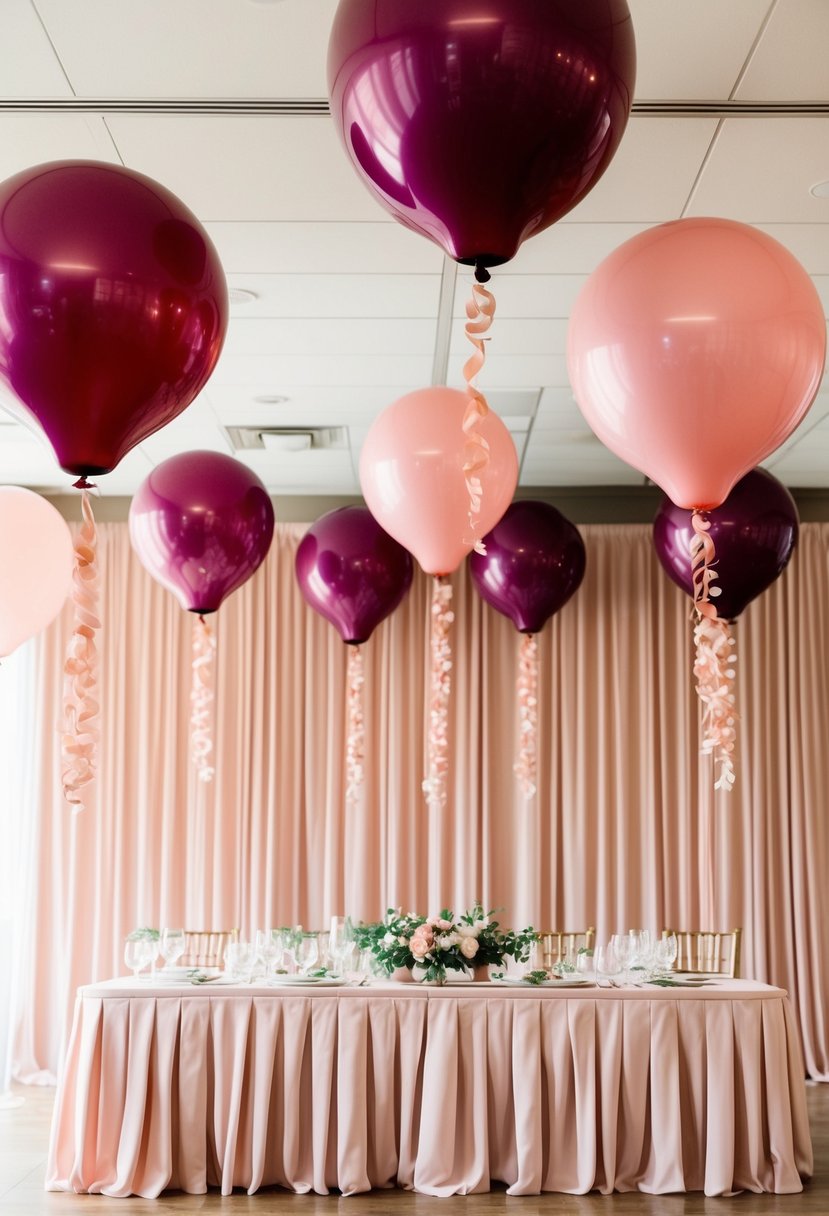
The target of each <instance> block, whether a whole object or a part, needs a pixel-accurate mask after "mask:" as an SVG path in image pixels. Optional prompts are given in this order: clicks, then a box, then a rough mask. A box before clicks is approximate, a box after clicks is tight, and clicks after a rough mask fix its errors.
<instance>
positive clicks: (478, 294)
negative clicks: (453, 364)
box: [463, 283, 495, 554]
mask: <svg viewBox="0 0 829 1216" xmlns="http://www.w3.org/2000/svg"><path fill="white" fill-rule="evenodd" d="M466 316H467V322H466V337H467V339H468V340H469V341H470V342H471V343H472V345H473V346H474V347H475V353H474V354H473V355H470V357H469V358H468V359H467V361H466V363H465V364H464V367H463V377H464V380H465V381H466V393H467V403H466V411H465V413H464V416H463V432H464V435H465V436H466V443H465V444H464V462H463V473H464V477H465V478H466V489H467V492H468V494H469V527H470V530H471V532H472V536H473V538H474V540H475V543H474V546H473V548H474V550H475V552H476V553H482V554H485V553H486V548H485V547H484V544H483V542H482V540H481V538H480V536H478V537H476V536H475V530H476V528H477V527H478V526H479V524H480V520H479V519H478V516H479V515H480V512H481V496H482V494H483V486H482V483H481V473H482V472H483V470H484V469H485V468H486V466H487V465H488V464H489V443H488V442H487V440H486V439H485V438H484V437H483V435H481V434H480V432H479V430H478V427H479V425H480V423H481V422H482V421H483V420H484V418H486V416H487V414H488V413H489V406H488V405H487V401H486V397H485V396H484V395H483V393H482V392H481V391H480V389H479V388H478V387H477V385H476V383H475V380H476V379H477V376H478V373H479V372H480V370H481V368H482V367H483V365H484V362H485V360H486V348H485V346H484V343H485V342H488V341H489V339H488V338H485V337H484V336H483V335H484V334H485V333H486V332H487V330H488V329H489V327H490V325H491V324H492V318H493V317H494V316H495V296H494V295H493V294H492V292H491V291H488V290H487V288H486V287H484V286H483V285H482V284H481V283H473V284H472V295H471V297H470V298H469V300H467V302H466Z"/></svg>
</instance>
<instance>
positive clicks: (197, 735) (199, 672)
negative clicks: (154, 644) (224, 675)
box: [190, 615, 216, 782]
mask: <svg viewBox="0 0 829 1216" xmlns="http://www.w3.org/2000/svg"><path fill="white" fill-rule="evenodd" d="M215 656H216V636H215V634H214V633H213V630H212V629H211V628H210V626H209V625H208V623H207V621H206V620H205V618H204V617H203V616H202V615H198V616H197V617H196V618H195V620H194V621H193V683H192V687H191V690H190V753H191V755H192V758H193V764H194V765H195V768H196V775H197V777H198V778H199V781H204V782H209V781H212V780H213V775H214V773H215V769H214V768H213V765H212V764H211V763H210V757H211V753H212V751H213V728H212V723H211V720H210V719H211V706H212V705H213V700H214V693H213V678H214V672H215V663H214V660H215Z"/></svg>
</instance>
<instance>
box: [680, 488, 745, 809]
mask: <svg viewBox="0 0 829 1216" xmlns="http://www.w3.org/2000/svg"><path fill="white" fill-rule="evenodd" d="M691 524H692V527H693V533H692V536H691V574H692V578H693V584H694V607H695V609H696V612H697V621H696V625H695V627H694V645H695V648H696V658H695V661H694V676H695V678H696V681H697V685H696V688H697V696H698V697H699V699H700V701H701V703H702V708H703V713H702V753H703V755H710V756H712V757H713V759H714V763H715V765H717V766H718V768H719V775H718V777H717V780H716V781H715V782H714V788H715V789H718V790H725V791H726V792H729V791H730V790H731V789H732V788H733V786H734V782H735V780H736V773H735V771H734V745H735V743H736V740H737V709H736V697H735V695H734V675H735V672H734V663H735V662H736V661H737V656H736V655H735V654H734V644H735V643H734V638H733V637H732V636H731V629H730V626H729V624H728V621H725V620H723V619H722V617H720V616H718V615H717V608H716V605H715V604H714V603H712V597H716V596H718V595H719V594H720V588H719V587H715V586H714V585H713V583H714V580H715V579H716V578H717V577H718V576H717V572H716V570H714V569H713V568H712V566H713V563H714V561H715V559H716V554H715V551H714V542H713V540H712V539H711V535H710V528H711V523H710V520H709V519H708V518H707V516H706V515H705V513H704V512H702V511H694V513H693V515H692V516H691Z"/></svg>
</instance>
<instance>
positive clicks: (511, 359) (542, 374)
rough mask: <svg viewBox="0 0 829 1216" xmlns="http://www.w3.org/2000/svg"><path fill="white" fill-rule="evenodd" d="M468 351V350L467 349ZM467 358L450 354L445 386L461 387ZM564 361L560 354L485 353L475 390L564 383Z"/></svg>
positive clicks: (565, 375) (565, 376)
mask: <svg viewBox="0 0 829 1216" xmlns="http://www.w3.org/2000/svg"><path fill="white" fill-rule="evenodd" d="M470 349H471V348H470ZM467 358H468V356H467V355H466V354H463V355H451V356H450V359H449V368H448V372H447V378H446V383H447V384H449V385H451V386H452V387H455V388H463V385H464V379H463V365H464V363H465V362H466V360H467ZM566 383H567V361H566V359H565V358H564V356H563V355H498V354H487V360H486V366H485V367H484V370H483V371H482V372H481V374H480V376H479V378H478V384H479V388H480V389H481V390H482V391H483V392H484V393H486V392H487V391H488V389H490V388H534V387H536V386H537V385H539V384H566Z"/></svg>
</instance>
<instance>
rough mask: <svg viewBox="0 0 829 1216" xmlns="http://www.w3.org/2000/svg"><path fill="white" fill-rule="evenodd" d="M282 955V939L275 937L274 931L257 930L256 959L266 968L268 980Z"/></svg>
mask: <svg viewBox="0 0 829 1216" xmlns="http://www.w3.org/2000/svg"><path fill="white" fill-rule="evenodd" d="M281 955H282V945H281V941H280V938H279V937H278V936H275V935H274V931H273V930H272V929H257V930H256V957H257V958H258V959H259V961H260V962H261V964H262V966H263V967H264V968H265V977H266V978H267V977H268V976H269V975H270V973H271V971H272V970H273V969H274V967H275V966H276V963H277V961H278V960H279V959H280V958H281Z"/></svg>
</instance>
